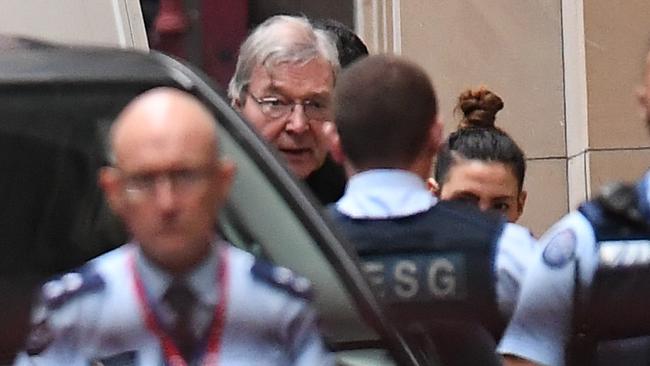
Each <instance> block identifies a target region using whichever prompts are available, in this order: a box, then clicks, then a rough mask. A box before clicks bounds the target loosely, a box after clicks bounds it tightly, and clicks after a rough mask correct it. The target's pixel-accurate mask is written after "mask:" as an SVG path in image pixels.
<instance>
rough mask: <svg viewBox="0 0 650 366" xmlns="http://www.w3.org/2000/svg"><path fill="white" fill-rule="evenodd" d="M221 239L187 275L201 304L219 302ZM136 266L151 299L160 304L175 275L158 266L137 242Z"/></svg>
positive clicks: (210, 304) (189, 283)
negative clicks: (218, 248) (218, 274)
mask: <svg viewBox="0 0 650 366" xmlns="http://www.w3.org/2000/svg"><path fill="white" fill-rule="evenodd" d="M218 245H223V243H220V242H219V241H215V243H214V244H213V245H212V246H211V247H210V252H209V253H208V256H207V257H206V258H205V259H204V260H203V261H202V262H201V263H200V264H199V265H197V266H196V267H195V268H194V269H192V270H191V271H190V272H189V273H188V274H187V275H186V276H185V278H186V282H187V284H188V285H189V287H190V288H191V289H192V291H193V292H194V294H195V295H196V297H197V299H198V300H199V302H200V303H201V304H204V305H206V306H215V305H216V304H217V295H218V294H217V266H218V264H217V263H218V251H217V246H218ZM136 248H137V249H136V268H137V270H138V272H139V274H140V277H141V279H142V283H143V284H144V287H145V289H146V291H147V296H148V298H149V301H151V302H152V303H154V304H159V303H160V302H161V300H162V298H163V296H164V294H165V292H166V291H167V288H168V287H169V285H170V284H171V282H172V280H173V276H172V275H171V274H169V273H168V272H166V271H165V270H163V269H162V268H160V267H158V266H157V265H156V264H154V263H153V262H152V261H151V260H150V259H148V258H147V257H146V256H145V255H144V254H143V252H142V250H141V249H140V247H139V246H138V245H137V243H136Z"/></svg>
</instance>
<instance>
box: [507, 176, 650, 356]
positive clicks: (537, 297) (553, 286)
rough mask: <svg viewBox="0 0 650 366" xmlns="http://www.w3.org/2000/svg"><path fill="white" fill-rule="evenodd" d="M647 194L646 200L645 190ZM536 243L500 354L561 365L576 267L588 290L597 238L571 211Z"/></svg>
mask: <svg viewBox="0 0 650 366" xmlns="http://www.w3.org/2000/svg"><path fill="white" fill-rule="evenodd" d="M649 178H650V175H648V174H646V176H645V177H644V179H645V180H646V182H647V180H648V179H649ZM645 187H646V188H647V187H648V185H647V184H646V185H645ZM645 195H646V196H647V197H649V199H650V191H649V190H647V189H646V192H645ZM540 244H541V245H540V247H541V248H542V249H541V250H540V252H539V255H536V256H535V257H534V258H533V259H532V260H531V262H530V267H529V268H528V272H527V274H526V278H525V280H524V282H523V283H522V288H521V297H520V299H519V303H518V305H517V308H516V310H515V313H514V316H513V318H512V320H511V322H510V324H509V325H508V328H507V329H506V332H505V335H504V337H503V338H502V340H501V343H500V345H499V349H498V351H499V353H502V354H511V355H515V356H518V357H521V358H525V359H527V360H530V361H534V362H536V363H539V364H542V365H559V366H562V365H564V364H565V346H566V344H567V342H568V340H569V337H570V332H571V317H572V309H573V294H574V287H575V271H576V262H578V261H579V263H580V266H579V271H580V273H579V276H580V281H581V284H582V285H583V286H589V285H590V284H591V281H592V279H593V277H594V273H595V271H596V268H597V265H598V251H597V243H596V236H595V233H594V230H593V228H592V226H591V223H590V222H589V221H588V220H587V219H586V218H585V217H584V216H583V215H582V214H581V213H579V212H572V213H570V214H568V215H567V216H565V217H564V218H562V219H561V220H560V221H559V222H558V223H556V224H555V225H553V226H552V227H551V228H550V229H549V230H548V231H547V232H546V233H545V234H544V236H543V237H542V238H541V239H540Z"/></svg>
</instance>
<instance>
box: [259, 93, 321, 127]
mask: <svg viewBox="0 0 650 366" xmlns="http://www.w3.org/2000/svg"><path fill="white" fill-rule="evenodd" d="M247 94H248V95H250V97H251V99H253V100H254V101H255V103H257V104H258V105H259V106H260V109H261V111H262V113H264V115H265V116H267V117H269V118H273V119H280V118H285V117H287V116H289V115H290V114H291V113H292V112H293V109H294V108H295V107H296V105H301V106H302V111H303V113H304V114H305V116H307V118H309V119H310V120H314V121H325V120H327V119H329V118H331V115H332V114H331V110H330V108H329V106H328V105H326V104H325V103H323V102H318V101H314V100H304V101H302V102H286V101H284V100H282V99H279V98H276V97H265V98H258V97H256V96H254V95H253V94H251V93H247Z"/></svg>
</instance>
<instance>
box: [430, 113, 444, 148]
mask: <svg viewBox="0 0 650 366" xmlns="http://www.w3.org/2000/svg"><path fill="white" fill-rule="evenodd" d="M443 129H444V124H443V123H442V119H440V117H439V116H436V117H435V121H434V122H433V124H432V125H431V129H429V141H430V143H431V146H432V147H433V148H434V149H435V151H434V154H437V153H438V150H439V149H440V145H441V143H442V134H443Z"/></svg>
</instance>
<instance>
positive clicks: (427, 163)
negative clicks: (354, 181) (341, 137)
mask: <svg viewBox="0 0 650 366" xmlns="http://www.w3.org/2000/svg"><path fill="white" fill-rule="evenodd" d="M432 165H433V158H431V159H428V160H427V159H416V160H415V161H414V162H413V163H411V164H410V165H406V166H391V167H385V168H381V169H396V170H404V171H407V172H411V173H413V174H416V175H417V176H418V177H420V178H422V180H423V181H426V180H427V179H428V178H429V177H430V176H431V166H432ZM343 168H344V169H345V174H346V175H347V176H348V178H350V177H352V176H353V175H355V174H359V173H363V172H366V171H369V170H374V169H379V168H365V169H359V168H356V167H355V166H354V165H353V164H351V163H350V162H345V164H343Z"/></svg>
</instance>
